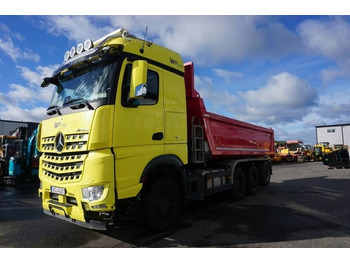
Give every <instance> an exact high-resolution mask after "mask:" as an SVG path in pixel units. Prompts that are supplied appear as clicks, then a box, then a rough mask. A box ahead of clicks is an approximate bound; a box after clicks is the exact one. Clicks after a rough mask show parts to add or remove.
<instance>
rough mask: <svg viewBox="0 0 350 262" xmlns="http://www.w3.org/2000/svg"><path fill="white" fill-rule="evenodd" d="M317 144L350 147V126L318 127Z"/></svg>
mask: <svg viewBox="0 0 350 262" xmlns="http://www.w3.org/2000/svg"><path fill="white" fill-rule="evenodd" d="M316 142H317V144H318V143H320V142H329V146H331V147H333V146H334V145H336V144H343V145H348V146H350V124H340V125H324V126H316Z"/></svg>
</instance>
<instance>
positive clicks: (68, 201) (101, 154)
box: [39, 149, 116, 230]
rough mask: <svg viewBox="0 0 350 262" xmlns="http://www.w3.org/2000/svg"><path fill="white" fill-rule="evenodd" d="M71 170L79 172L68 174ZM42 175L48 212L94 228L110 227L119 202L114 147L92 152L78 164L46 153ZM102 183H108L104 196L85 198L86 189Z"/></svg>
mask: <svg viewBox="0 0 350 262" xmlns="http://www.w3.org/2000/svg"><path fill="white" fill-rule="evenodd" d="M76 158H77V157H76ZM78 165H79V167H76V166H78ZM71 166H72V167H73V168H74V169H73V168H72V169H70V167H71ZM67 167H68V170H66V168H67ZM68 171H69V172H70V173H72V172H75V174H74V177H72V178H71V177H68V176H67V175H66V174H67V172H68ZM78 172H79V173H78ZM69 175H70V174H69ZM39 177H40V180H41V188H40V189H39V196H40V197H41V198H42V206H43V209H44V213H45V214H49V215H52V216H55V217H58V218H61V219H64V220H66V221H69V222H72V223H75V224H77V225H80V226H83V227H87V228H91V229H97V230H105V229H106V225H107V224H108V222H109V221H110V220H111V217H112V212H113V211H114V210H115V202H116V195H115V183H114V181H115V180H114V179H115V176H114V157H113V154H112V153H111V151H110V150H108V149H105V150H98V151H91V152H89V153H88V154H86V155H84V156H83V157H81V158H80V159H79V163H78V164H77V162H74V159H72V157H70V158H66V157H65V156H62V155H58V156H53V155H52V154H51V155H49V154H44V155H43V156H42V158H41V159H40V175H39ZM67 177H68V178H67ZM100 185H103V186H104V191H103V194H102V196H101V198H100V199H98V200H96V201H91V202H90V201H89V200H87V199H84V198H83V194H82V189H83V188H85V187H91V186H100ZM52 187H55V188H60V189H63V192H64V193H59V194H58V193H55V192H54V191H53V190H52Z"/></svg>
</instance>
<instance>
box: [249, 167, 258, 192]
mask: <svg viewBox="0 0 350 262" xmlns="http://www.w3.org/2000/svg"><path fill="white" fill-rule="evenodd" d="M246 176H247V177H246V180H247V191H246V193H247V195H254V194H255V193H256V191H257V190H258V187H259V172H258V169H257V168H256V166H250V167H249V168H248V172H247V175H246Z"/></svg>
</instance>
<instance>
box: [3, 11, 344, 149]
mask: <svg viewBox="0 0 350 262" xmlns="http://www.w3.org/2000/svg"><path fill="white" fill-rule="evenodd" d="M146 26H148V33H147V39H148V40H151V41H152V42H154V43H157V44H160V45H164V46H166V47H168V48H170V49H173V50H175V51H177V52H178V53H180V54H181V55H182V57H183V60H184V61H185V62H186V61H193V62H194V63H195V85H196V88H197V90H198V91H199V93H200V94H201V96H202V97H203V98H204V101H205V104H206V107H207V110H208V111H211V112H214V113H218V114H223V115H225V116H228V117H231V118H235V119H239V120H242V121H246V122H250V123H254V124H258V125H262V126H265V127H272V128H273V129H274V130H275V139H276V140H288V139H301V140H303V141H304V142H305V143H310V144H315V142H316V137H315V125H325V124H344V123H350V89H349V88H348V86H349V80H350V44H349V43H350V17H348V16H300V15H297V16H285V15H283V16H276V15H274V16H257V15H253V16H237V15H225V16H223V15H218V16H202V15H200V16H198V15H196V16H159V15H157V16H152V15H147V16H142V15H137V16H131V15H128V16H120V15H118V16H105V15H103V16H96V15H95V16H76V15H75V16H58V15H54V16H42V15H40V16H33V15H31V16H24V15H17V16H5V15H0V118H1V119H9V120H24V121H41V120H42V119H44V118H45V117H46V108H47V107H48V105H49V102H50V98H51V92H52V89H51V88H46V89H42V88H40V83H41V80H42V78H43V77H44V76H50V75H51V74H52V72H53V70H54V69H55V68H57V66H58V65H59V64H60V63H62V61H63V55H64V53H65V51H66V50H68V49H70V47H72V46H76V45H77V44H78V43H79V42H82V41H84V40H85V39H87V38H91V39H92V40H96V39H98V38H101V37H102V36H104V35H105V34H108V33H110V32H112V31H114V30H116V29H117V28H119V27H124V28H127V29H128V30H129V32H130V33H132V34H134V35H136V36H139V37H141V38H142V37H143V35H144V30H145V28H146Z"/></svg>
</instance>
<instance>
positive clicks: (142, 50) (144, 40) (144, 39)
mask: <svg viewBox="0 0 350 262" xmlns="http://www.w3.org/2000/svg"><path fill="white" fill-rule="evenodd" d="M147 30H148V26H146V31H145V36H144V37H143V44H142V48H141V49H140V52H141V54H143V52H144V47H145V42H146V35H147Z"/></svg>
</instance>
